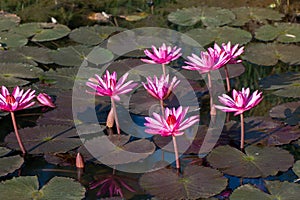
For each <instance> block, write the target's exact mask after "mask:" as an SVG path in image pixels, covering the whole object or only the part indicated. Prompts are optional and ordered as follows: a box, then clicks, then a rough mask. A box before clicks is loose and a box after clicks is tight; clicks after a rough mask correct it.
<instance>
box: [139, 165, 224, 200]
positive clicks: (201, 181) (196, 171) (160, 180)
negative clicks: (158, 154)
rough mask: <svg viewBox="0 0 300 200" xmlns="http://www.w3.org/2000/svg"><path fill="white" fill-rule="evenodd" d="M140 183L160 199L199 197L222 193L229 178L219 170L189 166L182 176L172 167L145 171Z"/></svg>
mask: <svg viewBox="0 0 300 200" xmlns="http://www.w3.org/2000/svg"><path fill="white" fill-rule="evenodd" d="M140 185H141V186H142V187H143V188H144V189H145V190H146V191H147V192H149V193H150V194H152V195H154V196H155V197H157V198H159V199H174V200H175V199H199V198H208V197H211V196H214V195H216V194H218V193H220V192H221V191H222V190H223V189H225V187H226V185H227V180H226V178H224V177H223V175H222V174H221V173H220V172H219V171H217V170H214V169H211V168H208V167H199V166H187V167H186V168H185V169H184V173H183V175H182V176H178V175H177V174H176V173H174V172H173V171H172V170H171V169H161V170H157V171H154V172H148V173H145V174H143V175H142V177H141V178H140ZM166 188H169V189H167V190H166Z"/></svg>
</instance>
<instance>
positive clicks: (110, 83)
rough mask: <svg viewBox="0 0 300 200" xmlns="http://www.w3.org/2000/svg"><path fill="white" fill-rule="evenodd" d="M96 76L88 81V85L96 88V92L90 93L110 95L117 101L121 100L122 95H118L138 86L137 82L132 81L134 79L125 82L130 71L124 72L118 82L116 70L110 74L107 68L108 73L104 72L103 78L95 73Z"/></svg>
mask: <svg viewBox="0 0 300 200" xmlns="http://www.w3.org/2000/svg"><path fill="white" fill-rule="evenodd" d="M95 76H96V79H95V78H90V79H89V82H87V83H86V85H87V86H89V87H90V88H92V89H94V90H95V92H89V93H91V94H95V95H99V96H110V97H112V98H113V99H115V100H117V101H119V100H120V97H119V96H118V95H120V94H125V93H128V92H130V91H132V90H133V88H134V87H136V86H137V84H136V83H132V82H133V81H128V82H126V83H124V82H125V80H126V78H127V76H128V73H126V74H124V75H123V76H122V77H121V78H120V79H119V81H118V82H117V73H116V72H113V73H112V74H110V73H109V71H108V70H107V71H106V74H104V75H103V76H102V78H101V77H99V76H98V75H97V74H95Z"/></svg>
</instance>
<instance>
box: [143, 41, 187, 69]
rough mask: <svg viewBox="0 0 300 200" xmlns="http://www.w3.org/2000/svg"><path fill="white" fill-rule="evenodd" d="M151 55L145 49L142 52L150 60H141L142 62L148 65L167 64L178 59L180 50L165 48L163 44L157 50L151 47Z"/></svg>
mask: <svg viewBox="0 0 300 200" xmlns="http://www.w3.org/2000/svg"><path fill="white" fill-rule="evenodd" d="M152 51H153V53H151V52H150V51H149V50H148V49H146V50H145V51H144V52H145V54H146V56H148V57H149V58H151V60H149V59H141V60H142V61H143V62H146V63H150V64H169V63H170V62H171V61H173V60H176V59H177V58H179V57H180V56H181V55H182V53H180V51H181V48H177V47H173V49H172V47H171V46H166V44H165V43H163V44H162V46H161V47H159V49H157V48H156V47H155V46H152Z"/></svg>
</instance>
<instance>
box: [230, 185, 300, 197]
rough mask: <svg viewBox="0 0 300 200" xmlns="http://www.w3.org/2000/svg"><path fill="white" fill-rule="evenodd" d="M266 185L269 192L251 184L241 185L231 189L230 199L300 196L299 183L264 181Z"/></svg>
mask: <svg viewBox="0 0 300 200" xmlns="http://www.w3.org/2000/svg"><path fill="white" fill-rule="evenodd" d="M266 187H267V189H268V191H269V192H270V193H265V192H263V191H261V190H260V189H258V188H256V187H255V186H253V185H250V184H246V185H242V186H240V187H239V188H237V189H236V190H234V191H233V193H232V195H231V196H230V199H232V200H257V199H265V200H274V199H281V200H298V199H299V196H300V185H299V184H297V183H289V182H287V181H284V182H280V181H266Z"/></svg>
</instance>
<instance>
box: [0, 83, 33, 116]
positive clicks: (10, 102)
mask: <svg viewBox="0 0 300 200" xmlns="http://www.w3.org/2000/svg"><path fill="white" fill-rule="evenodd" d="M34 93H35V90H31V89H28V90H27V91H26V92H24V90H20V88H19V87H18V86H17V87H15V88H14V90H13V92H12V94H10V93H9V91H8V89H7V88H6V87H5V86H2V91H1V93H0V109H1V110H3V111H7V112H13V111H17V110H22V109H25V108H29V107H31V106H33V105H34V103H35V102H33V101H32V99H33V98H34V97H35V94H34Z"/></svg>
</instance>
